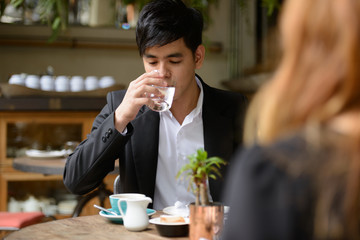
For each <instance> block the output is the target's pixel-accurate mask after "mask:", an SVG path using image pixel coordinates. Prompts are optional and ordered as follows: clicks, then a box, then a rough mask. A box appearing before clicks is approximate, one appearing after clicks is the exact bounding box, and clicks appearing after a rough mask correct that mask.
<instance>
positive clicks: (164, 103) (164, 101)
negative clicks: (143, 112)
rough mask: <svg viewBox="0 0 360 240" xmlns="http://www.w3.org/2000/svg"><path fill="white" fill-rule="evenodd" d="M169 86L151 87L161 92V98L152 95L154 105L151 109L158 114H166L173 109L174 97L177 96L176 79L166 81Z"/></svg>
mask: <svg viewBox="0 0 360 240" xmlns="http://www.w3.org/2000/svg"><path fill="white" fill-rule="evenodd" d="M165 81H166V82H167V86H156V85H151V86H152V87H155V88H157V89H158V90H159V91H160V92H161V96H155V95H154V94H151V95H150V98H151V100H153V102H154V104H153V105H152V106H150V109H152V110H153V111H156V112H164V111H166V110H168V109H170V108H171V105H172V102H173V99H174V95H175V83H176V81H175V79H174V78H173V77H172V78H167V79H165Z"/></svg>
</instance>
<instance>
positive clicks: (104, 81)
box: [99, 76, 115, 88]
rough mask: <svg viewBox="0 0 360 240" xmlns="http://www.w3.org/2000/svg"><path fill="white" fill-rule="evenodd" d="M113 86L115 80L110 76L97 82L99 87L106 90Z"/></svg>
mask: <svg viewBox="0 0 360 240" xmlns="http://www.w3.org/2000/svg"><path fill="white" fill-rule="evenodd" d="M112 85H115V79H114V77H112V76H103V77H101V78H100V80H99V87H101V88H107V87H111V86H112Z"/></svg>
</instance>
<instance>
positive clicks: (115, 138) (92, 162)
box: [63, 93, 132, 194]
mask: <svg viewBox="0 0 360 240" xmlns="http://www.w3.org/2000/svg"><path fill="white" fill-rule="evenodd" d="M117 106H118V104H117V103H114V102H113V96H112V94H111V93H109V94H108V95H107V104H106V105H105V107H104V108H103V109H102V110H101V112H100V114H99V115H98V116H97V117H96V118H95V120H94V123H93V127H92V130H91V133H90V134H89V135H88V136H87V139H85V140H84V141H83V142H81V143H80V144H79V146H78V147H77V148H76V149H75V151H74V152H73V154H71V155H70V156H69V157H68V159H67V162H66V165H65V169H64V173H63V181H64V184H65V186H66V187H67V188H68V189H69V191H71V192H72V193H75V194H85V193H88V192H89V191H91V190H93V189H95V188H96V187H97V186H99V185H100V183H101V182H102V180H103V178H104V177H105V176H106V175H107V174H108V173H109V172H110V171H112V170H114V164H115V160H116V159H118V157H119V153H120V152H121V150H122V149H124V146H125V144H126V142H127V140H128V139H129V137H130V136H131V134H132V126H131V124H129V125H128V126H127V128H128V131H127V134H125V135H122V134H121V133H119V132H118V131H117V130H116V129H115V124H114V111H115V109H116V107H117Z"/></svg>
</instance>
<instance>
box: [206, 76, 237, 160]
mask: <svg viewBox="0 0 360 240" xmlns="http://www.w3.org/2000/svg"><path fill="white" fill-rule="evenodd" d="M203 89H204V104H203V124H204V145H205V146H204V148H205V150H206V151H207V152H208V155H209V156H218V157H222V158H224V159H226V160H228V159H229V157H231V154H232V152H233V143H234V138H235V134H234V129H233V123H232V119H231V118H229V117H227V116H225V115H223V114H221V110H222V109H223V108H224V106H221V103H219V99H215V98H214V97H213V95H212V94H211V88H210V87H209V86H207V85H206V84H205V83H203ZM225 107H226V106H225Z"/></svg>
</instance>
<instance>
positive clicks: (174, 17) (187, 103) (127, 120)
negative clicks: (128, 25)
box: [64, 0, 247, 210]
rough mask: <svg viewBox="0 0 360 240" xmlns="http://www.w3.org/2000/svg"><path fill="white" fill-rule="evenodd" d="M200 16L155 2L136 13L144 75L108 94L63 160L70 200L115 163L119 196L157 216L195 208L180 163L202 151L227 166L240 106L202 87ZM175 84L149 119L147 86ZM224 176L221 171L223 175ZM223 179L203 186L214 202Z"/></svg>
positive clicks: (241, 101) (166, 1) (176, 2)
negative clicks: (166, 104)
mask: <svg viewBox="0 0 360 240" xmlns="http://www.w3.org/2000/svg"><path fill="white" fill-rule="evenodd" d="M202 29H203V19H202V15H201V14H200V13H199V12H198V11H196V10H195V9H192V8H187V7H186V6H185V5H184V4H183V2H182V1H181V0H157V1H153V2H151V3H149V4H148V5H146V6H145V7H144V8H143V10H142V11H141V13H140V17H139V20H138V23H137V28H136V41H137V45H138V48H139V52H140V56H141V57H142V59H143V63H144V68H145V73H144V74H143V75H141V76H139V77H138V78H137V79H136V80H134V81H132V82H131V83H130V84H129V87H128V89H127V90H126V91H125V90H123V91H116V92H111V93H109V94H108V96H107V105H106V106H105V107H104V108H103V109H102V111H101V113H100V114H99V115H98V116H97V117H96V119H95V121H94V124H93V128H92V131H91V133H90V134H89V136H88V138H87V139H86V140H85V141H83V142H82V143H81V144H80V145H79V146H78V147H77V149H76V150H75V151H74V153H73V154H72V155H71V156H69V158H68V161H67V163H66V167H65V171H64V183H65V185H66V186H67V188H68V189H69V190H70V191H72V192H73V193H76V194H85V193H87V192H89V191H91V190H93V189H94V188H96V187H97V186H98V185H99V184H100V183H101V181H102V179H103V178H104V177H105V176H106V175H107V174H108V173H109V172H110V171H112V170H113V169H114V163H115V160H116V159H119V164H120V178H121V187H120V188H121V189H120V191H121V192H140V193H143V194H145V195H147V196H149V197H151V198H152V199H153V204H154V205H153V208H155V209H159V210H162V209H163V208H164V207H167V206H172V205H174V204H175V202H176V201H181V202H184V203H189V202H193V201H194V199H195V197H194V195H193V194H192V193H191V192H189V191H188V186H187V184H186V183H184V182H182V181H180V180H179V179H176V177H175V176H176V174H177V172H178V170H179V169H180V168H181V167H182V165H183V164H184V163H185V161H186V156H187V155H189V154H193V153H195V152H196V150H197V149H198V148H204V149H205V150H206V151H208V154H209V156H219V157H222V158H224V159H225V160H228V159H230V156H231V155H232V153H233V152H234V150H235V149H236V147H237V146H238V144H240V143H241V140H240V139H241V135H242V125H243V123H242V119H243V116H244V113H245V109H246V105H247V104H246V102H247V101H246V98H245V97H244V96H242V95H241V94H237V93H232V92H227V91H223V90H218V89H214V88H211V87H209V86H208V85H206V84H205V83H204V82H203V81H202V80H201V79H200V77H199V76H197V75H196V74H195V70H196V69H199V68H200V67H201V66H202V63H203V61H204V57H205V48H204V46H203V45H201V43H202ZM170 78H171V79H175V81H176V90H175V96H174V100H173V103H172V107H171V109H170V110H167V111H165V112H160V113H159V112H155V111H152V110H151V109H150V108H149V107H148V106H150V107H151V106H153V105H154V102H153V100H151V99H150V98H149V97H148V96H150V95H152V94H154V95H158V96H161V94H160V93H159V91H158V90H156V88H154V87H153V86H152V85H158V86H165V85H166V80H167V79H170ZM221 170H222V172H223V174H225V172H224V171H225V168H223V169H221ZM222 183H223V182H222V179H218V180H216V181H215V180H212V179H210V180H209V185H210V195H211V198H212V200H214V201H219V200H220V196H221V189H222Z"/></svg>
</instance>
